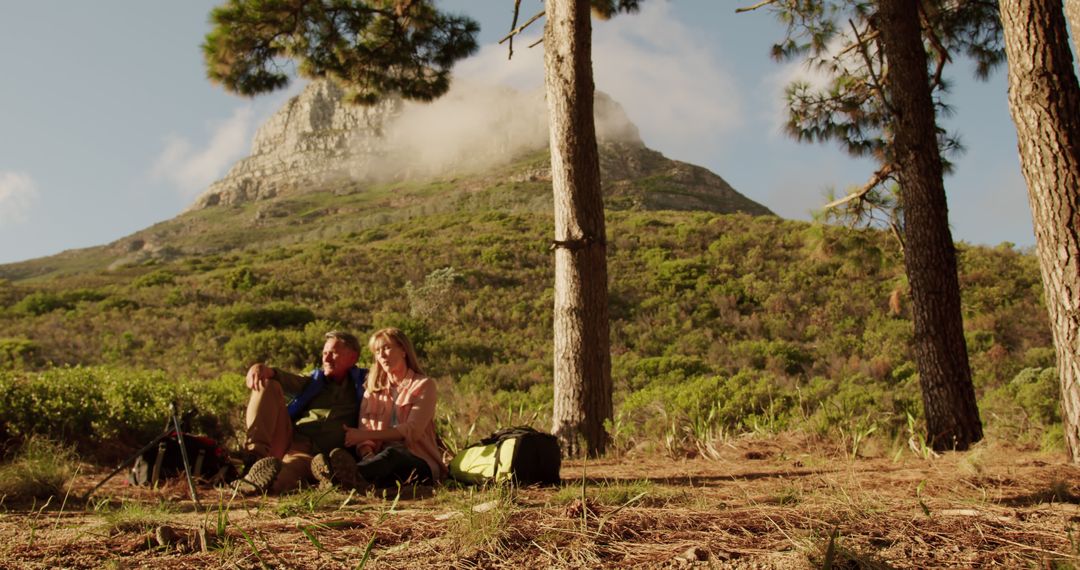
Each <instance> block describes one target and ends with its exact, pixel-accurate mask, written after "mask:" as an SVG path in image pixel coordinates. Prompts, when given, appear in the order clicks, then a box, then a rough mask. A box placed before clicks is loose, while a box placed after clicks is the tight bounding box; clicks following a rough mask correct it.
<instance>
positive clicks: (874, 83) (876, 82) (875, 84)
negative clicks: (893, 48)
mask: <svg viewBox="0 0 1080 570" xmlns="http://www.w3.org/2000/svg"><path fill="white" fill-rule="evenodd" d="M848 24H850V25H851V32H852V33H853V34H855V45H856V46H858V49H859V54H860V55H862V57H863V60H864V61H865V62H866V73H868V74H869V75H870V89H872V90H873V91H874V94H875V95H877V96H878V99H880V100H881V105H882V106H883V107H885V108H886V109H888V110H889V112H890V113H892V114H893V115H895V114H896V113H895V112H894V110H893V108H892V105H890V104H889V100H888V99H887V98H886V97H885V89H884V88H883V87H882V86H881V78H880V77H878V75H877V73H876V72H874V62H873V61H872V60H871V59H870V52H869V51H868V50H867V48H866V43H865V40H863V39H862V36H860V35H859V29H858V28H857V27H855V22H853V21H852V20H850V19H849V20H848Z"/></svg>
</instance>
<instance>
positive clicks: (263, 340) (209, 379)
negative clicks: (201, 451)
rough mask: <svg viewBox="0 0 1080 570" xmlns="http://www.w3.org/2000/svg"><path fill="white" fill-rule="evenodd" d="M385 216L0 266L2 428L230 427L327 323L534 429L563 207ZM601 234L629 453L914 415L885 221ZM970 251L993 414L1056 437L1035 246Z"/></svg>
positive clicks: (971, 294)
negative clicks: (221, 244)
mask: <svg viewBox="0 0 1080 570" xmlns="http://www.w3.org/2000/svg"><path fill="white" fill-rule="evenodd" d="M317 199H319V198H318V197H317V196H315V197H312V198H310V200H317ZM476 199H477V200H480V201H484V200H486V199H484V198H483V197H482V196H477V197H476ZM392 218H393V217H392V216H388V217H387V221H386V222H385V223H383V224H380V225H376V226H373V227H370V228H368V229H367V230H364V231H359V232H352V233H347V234H344V235H336V236H334V235H327V236H326V237H324V238H321V239H319V240H315V241H308V242H303V243H297V244H294V245H276V246H271V247H264V248H255V247H249V248H247V249H242V250H238V251H235V252H233V253H221V254H210V255H196V256H181V257H178V258H176V259H174V260H170V261H163V260H151V261H149V262H146V263H143V264H139V265H131V266H125V267H120V268H117V269H114V270H112V271H96V272H83V273H76V274H74V275H69V276H59V277H53V278H48V279H37V280H33V281H16V282H11V281H8V282H0V302H2V308H0V362H2V364H3V372H0V395H2V396H0V429H2V431H3V433H4V435H7V436H8V439H9V440H12V441H17V440H21V439H24V438H27V437H29V436H31V435H33V434H35V433H47V434H50V435H54V436H55V435H61V436H64V437H65V438H66V439H71V438H74V439H75V440H78V441H80V443H81V444H82V448H83V449H84V450H86V451H89V450H91V449H93V450H95V451H97V452H103V450H105V451H107V450H106V449H105V448H102V447H100V446H99V445H98V444H99V443H100V442H101V441H117V440H119V441H120V442H123V443H127V444H135V443H136V442H138V441H141V439H140V438H144V437H149V436H152V435H153V434H155V433H157V432H158V431H160V424H161V423H162V420H163V419H164V410H165V407H164V406H165V403H166V402H167V401H169V399H172V398H179V399H181V400H182V401H183V402H185V403H186V405H187V406H189V407H197V408H198V409H199V410H200V415H199V416H198V417H199V420H198V421H199V422H200V423H199V424H198V425H199V427H200V429H203V430H204V431H210V432H216V433H217V434H218V435H230V434H232V433H233V432H234V430H235V429H236V428H237V423H238V422H239V420H240V418H239V410H240V407H241V404H242V402H243V398H244V392H243V390H242V383H241V374H242V373H243V371H244V370H245V369H246V368H247V366H248V365H250V364H251V363H252V362H254V361H257V360H266V361H269V362H271V363H273V364H275V365H278V366H281V367H285V368H291V369H300V368H304V369H310V367H311V366H313V364H314V363H315V362H316V358H317V354H316V351H317V349H318V347H319V346H320V345H321V335H322V333H323V332H324V331H326V330H328V329H331V328H345V329H349V330H353V331H356V332H357V333H359V334H361V335H365V334H367V333H369V332H370V331H372V330H373V329H375V328H376V327H380V326H385V325H397V326H401V327H403V328H404V329H405V330H406V331H408V332H409V334H410V335H411V336H412V337H413V338H414V339H415V341H416V343H417V345H418V347H419V349H420V350H421V352H422V353H423V356H424V360H425V362H426V363H427V367H428V370H429V372H430V373H432V374H433V375H435V376H437V377H438V378H440V379H441V382H442V384H443V386H444V394H445V395H446V397H445V398H444V399H443V401H442V403H441V409H440V422H441V423H442V425H443V431H445V432H446V433H448V434H450V439H455V438H456V439H457V440H463V439H467V434H468V433H469V430H470V427H473V429H474V430H475V431H474V433H476V432H483V431H486V430H489V429H491V428H492V427H494V425H495V424H497V423H513V422H527V421H535V423H536V424H538V425H541V426H542V425H543V423H544V422H545V421H546V419H547V418H548V417H549V414H550V406H551V386H550V385H551V366H552V364H551V348H550V343H551V340H550V338H551V308H552V271H553V269H552V260H551V253H550V252H549V250H548V244H549V240H550V236H551V235H552V228H551V221H550V218H549V217H548V216H546V215H544V214H541V213H535V212H532V211H527V210H522V211H509V212H507V211H493V210H491V209H489V208H481V209H466V208H461V209H459V210H458V211H452V212H432V213H430V214H428V215H423V216H414V217H410V218H407V219H401V220H395V219H392ZM608 228H609V238H608V243H609V255H610V264H611V265H610V273H611V284H610V286H611V303H612V306H611V314H612V319H613V322H612V333H611V334H612V346H613V370H614V372H613V377H614V379H615V383H616V392H617V393H616V421H615V422H614V425H612V426H611V433H612V435H613V436H614V438H615V443H616V448H617V449H624V450H625V449H629V448H630V447H633V446H638V445H646V446H653V447H655V448H657V449H658V450H661V449H662V450H664V451H665V452H670V453H674V454H685V453H697V452H699V451H700V449H699V448H700V445H701V442H703V441H707V440H709V439H710V438H712V439H715V438H717V437H721V436H723V435H724V434H732V433H738V432H742V431H753V430H766V431H773V430H785V429H799V430H807V431H810V432H813V433H817V434H820V435H822V436H823V437H834V438H837V439H838V440H840V441H845V442H847V445H851V444H853V443H857V442H858V441H859V439H861V438H862V437H864V436H865V435H868V434H871V433H873V434H874V437H884V438H888V439H890V440H895V439H906V438H907V437H908V435H910V434H909V433H908V432H909V431H911V430H913V429H918V428H917V426H918V422H917V421H915V422H911V421H909V418H910V419H914V420H918V419H919V417H920V414H921V401H920V396H919V390H918V386H917V374H916V371H915V366H914V364H913V358H912V354H911V335H912V326H911V320H910V315H909V313H908V307H907V306H906V303H904V302H903V301H904V300H906V298H905V294H906V282H905V279H904V277H903V271H902V268H901V265H902V263H901V258H900V255H899V253H898V251H897V247H896V244H895V242H894V241H893V240H892V239H891V238H890V237H889V236H888V235H887V234H884V233H879V232H875V231H856V230H848V229H844V228H837V227H828V226H820V225H810V224H806V223H802V222H790V221H783V220H780V219H777V218H773V217H756V218H755V217H749V216H745V215H720V214H712V213H701V212H610V213H609V225H608ZM307 231H309V232H315V231H317V227H316V226H314V225H312V226H311V227H308V228H307ZM960 262H961V272H962V275H961V282H962V286H963V291H964V299H963V300H964V310H965V327H966V334H967V339H968V345H969V350H970V351H971V359H972V365H973V368H974V373H975V383H976V388H977V390H978V392H979V396H980V402H981V408H982V417H983V420H984V422H985V423H986V424H987V426H988V428H989V430H990V432H991V433H995V430H996V432H997V433H999V434H1003V435H1007V436H1008V437H1009V438H1010V439H1027V440H1029V441H1031V442H1032V443H1035V444H1038V443H1040V442H1041V441H1042V440H1043V439H1045V440H1046V442H1045V443H1046V445H1049V446H1054V445H1060V442H1058V441H1057V440H1058V439H1059V438H1060V428H1058V427H1057V424H1058V422H1059V418H1058V412H1057V388H1056V386H1057V381H1056V377H1055V375H1054V372H1053V370H1052V367H1053V366H1054V353H1053V349H1052V348H1051V346H1052V345H1051V339H1050V334H1049V330H1048V326H1047V323H1046V317H1045V310H1044V308H1043V305H1042V303H1041V299H1040V295H1041V291H1042V287H1041V285H1040V283H1039V280H1038V279H1039V275H1038V269H1037V266H1036V261H1035V259H1034V257H1033V256H1031V255H1029V254H1026V253H1021V252H1018V251H1016V250H1015V249H1014V248H1012V247H1011V246H1009V245H1007V244H1006V245H1002V246H1000V247H997V248H984V247H970V246H965V245H961V246H960ZM894 292H898V296H899V298H900V299H901V303H900V307H899V312H898V313H897V312H895V309H896V307H893V308H892V309H890V303H889V299H890V296H891V295H893V293H894ZM365 358H367V357H366V356H365ZM68 367H75V368H68Z"/></svg>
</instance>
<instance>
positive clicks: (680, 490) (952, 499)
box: [0, 436, 1080, 570]
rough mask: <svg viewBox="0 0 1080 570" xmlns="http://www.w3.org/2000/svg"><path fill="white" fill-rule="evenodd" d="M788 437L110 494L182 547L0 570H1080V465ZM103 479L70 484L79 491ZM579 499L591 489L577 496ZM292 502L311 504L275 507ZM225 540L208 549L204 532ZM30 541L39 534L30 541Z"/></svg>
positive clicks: (144, 544) (89, 548)
mask: <svg viewBox="0 0 1080 570" xmlns="http://www.w3.org/2000/svg"><path fill="white" fill-rule="evenodd" d="M814 445H815V444H814V443H812V442H809V441H807V440H804V439H801V438H798V437H795V436H781V437H774V438H771V439H750V438H734V439H731V440H730V441H729V442H727V443H726V444H724V445H722V446H718V448H717V449H716V450H715V451H717V453H715V454H714V457H715V459H702V458H692V459H685V460H679V461H673V460H670V459H666V458H644V457H627V458H618V459H605V460H601V461H590V462H588V464H587V465H585V466H584V471H585V475H586V478H585V482H584V489H583V488H582V473H583V465H582V463H581V462H567V463H566V464H565V465H564V468H563V480H564V486H563V487H562V488H548V489H517V490H513V491H506V490H483V489H455V488H450V487H444V488H440V489H436V490H435V491H434V493H427V494H425V493H421V494H419V495H418V496H417V497H415V498H405V497H402V498H400V500H399V501H397V503H396V505H395V504H394V503H393V502H392V500H389V499H385V498H381V497H374V496H370V495H368V496H357V497H352V498H348V500H344V499H343V497H342V496H336V495H328V496H325V497H323V496H320V495H318V494H309V495H301V496H300V498H297V497H286V498H281V499H272V498H271V499H261V498H260V499H245V500H243V501H238V502H234V503H233V504H232V505H227V504H226V503H220V504H219V503H216V501H218V498H217V496H216V495H215V494H214V493H212V492H210V491H208V490H204V491H203V494H202V495H203V505H204V507H205V508H208V509H209V512H196V510H195V509H194V506H193V505H192V503H191V502H190V500H189V499H188V498H187V496H186V495H187V493H186V489H185V488H184V487H183V486H182V485H171V486H168V487H166V488H164V489H161V490H158V491H149V490H145V489H131V488H128V487H125V486H123V485H121V484H118V483H117V484H113V483H110V484H109V485H107V486H106V488H105V490H104V493H106V494H109V495H111V496H112V497H114V498H119V497H124V498H125V499H126V500H129V501H142V502H144V503H145V504H147V505H154V504H158V502H159V501H165V502H167V503H169V504H170V505H171V506H172V508H173V509H175V511H174V514H172V515H170V524H172V525H173V526H174V527H175V528H176V529H177V531H178V532H179V534H180V540H179V541H178V542H177V543H176V544H174V545H172V546H170V547H168V548H162V547H157V546H155V545H154V541H153V540H151V536H150V535H151V533H150V532H149V531H147V530H146V529H145V528H143V527H140V526H138V525H134V526H131V527H127V526H123V525H121V526H114V527H111V528H110V530H109V532H101V531H100V529H101V528H102V522H103V519H102V514H101V513H99V512H94V511H93V510H87V511H80V510H72V509H71V507H70V506H69V509H68V510H67V511H65V512H62V513H60V512H56V511H45V512H44V513H36V512H35V511H8V512H6V513H4V514H2V515H0V531H2V532H4V533H5V535H6V536H7V537H8V540H7V541H5V542H4V543H2V544H0V560H2V561H3V562H2V563H0V566H3V567H5V568H52V567H66V568H100V567H113V568H160V567H168V568H170V569H173V570H180V569H184V568H207V567H225V568H261V567H273V568H350V569H352V568H357V567H358V566H359V565H360V563H361V560H363V558H364V555H365V552H366V551H367V547H368V545H369V543H370V544H371V548H370V551H369V552H368V555H369V556H368V559H367V561H366V565H365V567H367V568H597V567H610V568H656V567H662V568H664V567H666V568H683V567H687V568H690V567H702V568H785V569H786V568H820V567H823V566H830V567H832V568H930V567H962V568H968V567H982V566H999V567H1006V568H1015V567H1044V568H1075V567H1077V566H1080V506H1078V504H1077V503H1078V502H1080V499H1078V495H1080V487H1078V486H1077V484H1078V482H1080V468H1078V467H1075V466H1071V465H1067V464H1065V463H1064V462H1063V461H1064V458H1062V457H1057V456H1049V455H1045V454H1041V453H1038V452H1035V451H1030V450H1023V449H1015V448H1011V447H1008V446H1006V445H1004V444H1001V443H998V444H993V443H991V444H984V445H982V446H980V448H979V449H976V450H975V451H972V452H967V453H948V454H945V455H944V456H942V457H940V458H937V459H931V460H926V459H923V458H919V457H915V456H914V454H912V453H910V452H908V453H904V454H902V455H900V456H899V457H898V458H894V455H895V454H894V453H889V452H885V453H881V454H880V455H879V456H872V457H863V458H859V459H854V460H852V459H851V458H850V454H848V453H846V452H844V451H842V450H840V451H836V450H834V449H828V448H815V447H814ZM95 482H96V480H95V479H93V478H91V477H83V478H80V480H79V481H78V483H77V484H78V485H79V486H80V487H81V488H82V489H88V488H89V487H90V486H91V485H92V484H94V483H95ZM582 491H584V495H582ZM290 501H291V502H292V504H293V505H300V506H301V507H302V508H296V507H291V508H282V504H283V503H285V504H287V503H288V502H290ZM219 509H222V510H223V512H225V513H226V515H227V522H226V523H225V524H223V525H221V528H222V529H223V532H222V536H220V537H219V538H217V539H216V540H215V544H214V546H213V547H212V548H211V549H210V550H209V551H208V552H202V551H201V550H200V548H199V543H198V541H197V540H196V539H195V533H196V530H197V529H198V528H199V527H200V526H204V525H205V526H208V527H210V529H211V534H212V535H215V534H217V532H216V529H215V526H216V521H217V520H218V515H217V513H218V511H219ZM31 529H33V530H31Z"/></svg>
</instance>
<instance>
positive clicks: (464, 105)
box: [190, 81, 643, 210]
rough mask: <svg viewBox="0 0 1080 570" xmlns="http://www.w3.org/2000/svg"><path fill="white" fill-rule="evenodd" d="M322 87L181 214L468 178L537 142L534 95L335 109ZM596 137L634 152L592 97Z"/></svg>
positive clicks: (331, 94) (624, 125)
mask: <svg viewBox="0 0 1080 570" xmlns="http://www.w3.org/2000/svg"><path fill="white" fill-rule="evenodd" d="M342 95H343V92H342V90H341V89H340V88H338V87H337V86H336V85H334V84H333V83H331V82H328V81H313V82H311V83H310V84H308V86H307V88H305V89H304V91H303V92H302V93H301V94H300V95H298V96H296V97H293V98H291V99H289V101H288V102H287V103H286V104H285V105H284V106H283V107H282V108H281V109H280V110H278V112H277V113H275V114H274V115H273V116H272V117H271V118H270V120H268V121H267V122H266V123H265V124H264V125H262V126H261V127H260V128H259V130H258V131H257V133H256V135H255V138H254V140H253V143H252V150H251V156H248V157H247V158H244V159H242V160H241V161H240V162H238V163H237V164H236V165H235V166H233V168H232V169H231V170H230V171H229V172H228V174H226V176H225V177H224V178H222V179H221V180H219V181H217V182H215V183H214V184H212V185H211V186H210V187H209V188H208V189H207V190H206V191H205V192H204V193H203V194H202V195H201V196H199V198H198V199H197V200H196V201H195V203H194V204H193V205H192V207H191V208H190V209H193V210H197V209H201V208H207V207H211V206H217V205H229V204H235V203H240V202H245V201H253V200H265V199H270V198H273V197H275V196H279V195H282V194H286V193H292V192H303V191H305V190H314V189H319V188H321V187H323V186H325V184H326V183H328V182H331V181H334V180H340V179H342V178H349V179H352V180H387V179H405V178H413V177H420V176H430V175H436V174H440V173H442V172H445V171H448V170H466V171H474V170H478V169H482V168H485V167H490V166H494V165H495V164H498V163H501V162H506V161H508V160H510V159H512V158H514V157H515V156H516V155H518V154H520V153H521V152H527V151H531V150H536V149H539V148H543V147H544V146H545V145H546V144H547V123H546V121H547V111H546V108H545V107H544V101H543V94H542V93H540V92H534V93H521V92H518V91H514V90H510V89H505V88H490V87H485V88H480V87H475V86H464V87H461V88H455V89H454V90H453V91H451V92H450V93H448V94H447V95H446V96H445V97H443V98H441V99H439V100H438V101H436V102H434V103H429V104H418V103H410V102H403V101H400V100H388V101H384V102H382V103H380V104H378V105H375V106H372V107H361V106H354V105H348V104H345V103H343V102H342ZM596 116H597V135H598V137H599V138H600V139H601V140H607V141H619V142H622V143H625V144H630V145H633V146H636V147H642V146H643V145H642V142H641V138H640V136H639V135H638V131H637V127H635V126H634V125H633V123H631V122H630V120H629V119H628V118H627V116H626V113H625V112H623V110H622V108H621V107H620V106H619V105H618V104H617V103H615V102H614V101H613V100H611V98H610V97H607V96H606V95H603V94H598V96H597V99H596Z"/></svg>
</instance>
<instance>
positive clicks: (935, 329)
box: [878, 0, 982, 450]
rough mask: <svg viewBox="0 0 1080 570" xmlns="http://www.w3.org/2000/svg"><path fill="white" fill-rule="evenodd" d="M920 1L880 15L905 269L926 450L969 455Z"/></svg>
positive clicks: (955, 292)
mask: <svg viewBox="0 0 1080 570" xmlns="http://www.w3.org/2000/svg"><path fill="white" fill-rule="evenodd" d="M918 2H919V0H880V2H879V11H878V17H879V18H880V19H881V22H882V25H881V26H879V29H880V30H881V44H882V49H883V51H884V54H885V58H886V60H887V61H888V62H889V68H888V74H889V75H888V86H889V88H888V96H889V100H890V103H891V105H892V107H893V113H894V115H895V118H894V123H893V128H894V137H895V139H894V149H895V150H894V152H895V153H896V155H895V160H896V162H897V164H898V165H899V181H900V205H901V208H902V210H903V215H904V264H905V266H906V269H907V275H908V282H909V283H910V285H911V297H912V298H911V307H912V312H913V315H914V319H915V360H916V365H917V367H918V370H919V383H920V386H921V387H922V397H923V408H924V411H925V414H926V424H927V443H928V444H930V446H931V447H933V448H934V449H936V450H946V449H967V448H968V447H969V446H970V445H971V444H972V443H975V442H976V441H979V440H980V439H982V422H980V420H979V410H978V408H977V406H976V403H975V388H974V386H973V385H972V383H971V367H970V365H969V363H968V354H967V345H966V344H965V341H964V326H963V317H962V314H961V312H960V284H959V280H958V278H957V274H956V250H955V246H954V244H953V240H952V233H951V232H950V231H949V215H948V206H947V205H946V202H945V186H944V183H943V182H942V173H943V171H942V164H941V153H940V149H939V147H938V142H937V135H936V128H935V127H936V123H935V111H934V106H933V101H932V99H931V95H930V81H929V75H928V72H927V69H926V52H925V50H924V48H923V44H922V32H921V28H920V24H919V15H918V14H919V13H918V9H919V5H918Z"/></svg>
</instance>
